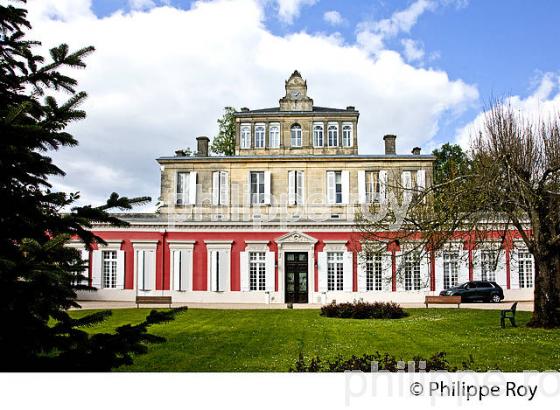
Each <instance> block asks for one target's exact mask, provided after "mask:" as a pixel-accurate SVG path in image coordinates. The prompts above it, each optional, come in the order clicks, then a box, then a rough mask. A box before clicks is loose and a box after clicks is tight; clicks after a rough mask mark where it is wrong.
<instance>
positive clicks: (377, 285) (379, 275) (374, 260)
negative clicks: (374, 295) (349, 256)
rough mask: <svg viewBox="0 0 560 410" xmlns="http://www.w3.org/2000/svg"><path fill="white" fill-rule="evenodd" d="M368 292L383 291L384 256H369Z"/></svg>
mask: <svg viewBox="0 0 560 410" xmlns="http://www.w3.org/2000/svg"><path fill="white" fill-rule="evenodd" d="M365 265H366V266H365V268H366V269H365V270H366V292H372V291H374V292H380V291H382V290H383V255H381V254H368V255H366V261H365Z"/></svg>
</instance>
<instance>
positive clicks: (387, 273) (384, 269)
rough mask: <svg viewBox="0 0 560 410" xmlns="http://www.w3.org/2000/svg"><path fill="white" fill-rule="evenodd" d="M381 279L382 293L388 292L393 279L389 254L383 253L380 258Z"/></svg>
mask: <svg viewBox="0 0 560 410" xmlns="http://www.w3.org/2000/svg"><path fill="white" fill-rule="evenodd" d="M381 278H382V279H381V282H382V285H381V288H382V289H383V290H384V291H390V290H391V286H392V285H391V280H392V278H393V261H392V255H391V253H390V252H386V253H384V254H383V255H382V257H381Z"/></svg>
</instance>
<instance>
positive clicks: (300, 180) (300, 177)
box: [296, 171, 305, 205]
mask: <svg viewBox="0 0 560 410" xmlns="http://www.w3.org/2000/svg"><path fill="white" fill-rule="evenodd" d="M304 175H305V174H304V172H303V171H298V172H296V179H297V188H298V190H297V192H296V198H298V204H299V205H303V203H304V201H305V199H304V198H305V190H304V189H305V188H304V187H305V177H304Z"/></svg>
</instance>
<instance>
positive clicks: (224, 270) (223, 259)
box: [218, 249, 231, 292]
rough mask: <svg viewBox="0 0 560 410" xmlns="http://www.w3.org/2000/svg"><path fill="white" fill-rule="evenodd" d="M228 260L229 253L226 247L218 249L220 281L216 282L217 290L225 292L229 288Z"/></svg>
mask: <svg viewBox="0 0 560 410" xmlns="http://www.w3.org/2000/svg"><path fill="white" fill-rule="evenodd" d="M230 262H231V253H230V251H229V250H227V249H223V250H221V251H220V283H219V284H218V292H225V291H227V290H230V286H229V275H230V269H229V267H230Z"/></svg>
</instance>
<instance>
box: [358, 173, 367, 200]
mask: <svg viewBox="0 0 560 410" xmlns="http://www.w3.org/2000/svg"><path fill="white" fill-rule="evenodd" d="M358 201H359V203H360V204H365V203H366V202H367V201H366V171H358Z"/></svg>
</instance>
